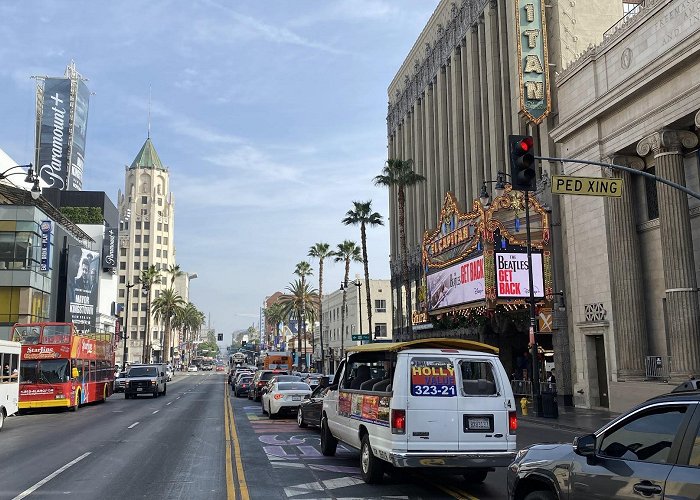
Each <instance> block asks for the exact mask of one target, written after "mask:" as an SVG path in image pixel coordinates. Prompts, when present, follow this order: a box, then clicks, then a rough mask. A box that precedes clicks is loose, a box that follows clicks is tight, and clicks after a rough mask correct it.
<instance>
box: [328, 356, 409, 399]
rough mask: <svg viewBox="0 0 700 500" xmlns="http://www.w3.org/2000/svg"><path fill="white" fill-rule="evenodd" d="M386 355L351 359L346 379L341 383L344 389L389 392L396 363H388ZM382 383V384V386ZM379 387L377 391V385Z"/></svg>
mask: <svg viewBox="0 0 700 500" xmlns="http://www.w3.org/2000/svg"><path fill="white" fill-rule="evenodd" d="M384 358H385V354H384V353H378V354H376V355H370V356H363V357H358V356H355V357H354V358H351V360H350V362H349V363H348V365H347V367H346V369H345V378H344V380H343V381H342V382H341V386H342V388H343V389H354V390H361V391H373V390H377V391H382V392H386V391H388V388H387V386H388V385H389V384H390V383H391V379H392V375H393V371H394V366H396V363H395V362H393V363H392V362H391V361H386V360H385V359H384ZM380 382H381V384H380ZM377 384H379V386H378V387H377V388H376V389H375V388H374V387H375V385H377Z"/></svg>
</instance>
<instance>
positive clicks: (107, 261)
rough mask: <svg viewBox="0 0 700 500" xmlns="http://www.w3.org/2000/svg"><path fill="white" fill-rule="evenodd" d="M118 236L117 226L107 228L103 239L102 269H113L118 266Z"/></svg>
mask: <svg viewBox="0 0 700 500" xmlns="http://www.w3.org/2000/svg"><path fill="white" fill-rule="evenodd" d="M117 236H118V233H117V228H115V227H108V228H107V229H105V235H104V239H103V240H102V269H103V270H105V271H111V270H112V269H114V268H115V267H117V239H118V238H117Z"/></svg>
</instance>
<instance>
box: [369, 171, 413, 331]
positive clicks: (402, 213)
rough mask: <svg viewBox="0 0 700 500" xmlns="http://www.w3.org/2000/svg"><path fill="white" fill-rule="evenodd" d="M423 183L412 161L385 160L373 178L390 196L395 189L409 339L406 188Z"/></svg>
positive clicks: (409, 289) (410, 303)
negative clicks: (379, 172) (386, 189)
mask: <svg viewBox="0 0 700 500" xmlns="http://www.w3.org/2000/svg"><path fill="white" fill-rule="evenodd" d="M423 181H425V177H423V176H422V175H420V174H417V173H415V172H414V171H413V160H411V159H408V160H399V159H397V158H390V159H389V160H387V162H386V164H385V165H384V168H383V169H382V173H381V174H380V175H378V176H376V177H375V178H374V184H375V185H376V186H386V187H388V188H389V194H390V195H391V194H392V191H393V189H394V188H396V201H397V209H398V213H399V214H398V215H399V240H400V245H401V261H402V264H403V273H402V274H403V276H402V278H403V280H402V281H403V282H404V283H405V286H406V306H407V313H408V322H407V325H406V333H407V336H408V337H409V338H410V335H411V332H412V328H411V315H412V313H413V307H412V296H411V295H412V294H411V280H410V276H409V274H408V252H407V249H406V188H408V187H412V186H415V185H416V184H418V183H419V182H423Z"/></svg>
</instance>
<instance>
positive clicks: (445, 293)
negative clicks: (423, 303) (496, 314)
mask: <svg viewBox="0 0 700 500" xmlns="http://www.w3.org/2000/svg"><path fill="white" fill-rule="evenodd" d="M427 282H428V309H429V310H431V311H432V310H435V309H442V308H444V307H450V306H455V305H458V304H464V303H467V302H474V301H476V300H484V299H485V298H486V291H485V288H486V287H485V283H484V256H483V255H480V256H478V257H475V258H473V259H470V260H467V261H463V262H461V263H459V264H455V265H453V266H450V267H448V268H445V269H442V270H440V271H437V272H434V273H432V274H429V275H428V276H427Z"/></svg>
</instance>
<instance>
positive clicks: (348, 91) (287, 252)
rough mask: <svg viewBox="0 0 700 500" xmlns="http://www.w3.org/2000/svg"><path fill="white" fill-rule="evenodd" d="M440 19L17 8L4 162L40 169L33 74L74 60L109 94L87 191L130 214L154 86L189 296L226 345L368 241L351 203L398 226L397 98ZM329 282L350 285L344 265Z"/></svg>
mask: <svg viewBox="0 0 700 500" xmlns="http://www.w3.org/2000/svg"><path fill="white" fill-rule="evenodd" d="M436 5H437V0H401V1H398V0H395V1H382V0H337V1H332V0H326V1H322V0H318V1H306V0H294V1H289V0H287V1H269V0H266V1H264V2H261V1H259V0H250V1H247V2H241V1H238V2H233V1H223V0H221V1H218V2H213V1H212V2H210V1H179V2H176V1H152V2H143V1H120V2H94V1H71V2H67V1H41V2H40V1H26V2H25V1H22V2H12V3H10V2H2V4H0V19H1V21H0V61H2V66H1V67H0V85H1V89H2V91H1V92H0V109H2V116H1V118H0V148H2V149H3V150H5V151H6V152H7V153H8V154H9V155H10V156H11V157H12V158H14V159H15V160H16V161H17V162H19V163H29V162H30V161H33V152H32V151H33V144H34V121H33V115H34V92H35V86H34V80H32V79H30V76H32V75H49V76H59V75H62V74H63V71H64V69H65V66H66V64H67V63H68V62H70V60H71V59H73V60H74V61H75V62H76V65H77V69H78V71H79V72H80V73H82V74H83V75H84V76H85V77H86V78H88V80H89V81H88V82H87V85H88V86H89V88H90V90H91V91H92V92H94V95H93V96H92V97H91V101H90V111H89V119H88V128H87V145H86V163H85V173H84V189H86V190H101V191H105V192H107V193H108V194H109V195H110V197H111V198H112V200H113V201H115V203H116V193H117V190H118V189H120V188H121V189H122V190H123V189H124V165H127V164H130V163H131V161H132V160H133V159H134V157H135V156H136V154H137V153H138V151H139V149H140V148H141V146H142V144H143V142H144V140H145V139H146V134H147V115H148V111H147V110H148V93H149V85H150V86H151V88H152V104H151V138H152V140H153V143H154V145H155V147H156V150H157V151H158V153H159V155H160V158H161V160H162V161H163V162H164V163H165V164H166V165H167V166H168V167H169V169H170V175H171V190H172V191H173V193H174V195H175V203H176V206H175V242H176V248H177V262H178V263H179V264H180V266H181V267H182V268H183V269H185V270H187V271H189V272H197V273H198V275H199V279H197V280H195V281H193V282H192V288H191V299H192V301H193V302H194V303H195V304H196V305H197V307H198V308H199V309H201V310H202V311H205V312H207V313H210V314H211V318H212V324H213V325H214V326H215V327H216V329H217V330H218V331H221V332H224V333H229V332H231V331H233V330H235V329H239V328H246V327H248V326H250V325H251V324H252V323H253V322H256V323H257V321H258V319H257V318H258V312H259V307H260V306H261V304H262V301H263V299H264V298H265V296H267V295H270V294H272V293H273V292H275V291H276V290H283V289H284V288H285V286H287V285H288V284H289V282H290V281H292V280H293V278H294V276H293V270H294V267H295V265H296V263H297V262H299V261H301V260H308V259H307V257H306V255H307V252H308V249H309V247H310V246H311V245H312V244H314V243H316V242H318V241H324V242H327V243H330V244H331V245H332V246H335V245H336V244H337V243H340V242H341V241H343V240H344V239H352V240H355V241H356V242H357V243H358V244H359V228H356V227H352V226H351V227H347V226H344V225H342V224H341V222H340V220H341V219H342V217H343V216H344V214H345V212H346V211H347V210H348V209H350V208H351V207H352V201H353V200H369V199H371V200H372V201H373V206H374V209H375V210H376V211H379V212H380V213H381V214H382V215H384V217H385V218H386V215H387V210H388V193H387V191H386V190H385V189H381V188H378V187H375V186H374V185H373V184H372V178H373V177H374V176H375V175H377V174H378V173H379V172H380V171H381V168H382V166H383V163H384V161H385V159H386V121H385V118H386V109H387V108H386V106H387V87H388V85H389V83H390V82H391V80H392V78H393V77H394V75H395V73H396V71H397V69H398V68H399V67H400V65H401V64H402V62H403V60H404V58H405V57H406V55H407V54H408V52H409V50H410V49H411V47H412V45H413V43H414V42H415V40H416V38H417V36H418V35H419V34H420V32H421V30H422V28H423V26H424V25H425V23H426V22H427V20H428V19H429V17H430V15H431V14H432V13H433V11H434V9H435V7H436ZM368 251H369V264H370V275H371V276H372V277H373V278H378V279H379V278H383V279H388V277H389V266H388V255H389V233H388V230H387V229H386V227H384V228H377V229H371V230H369V231H368ZM312 264H313V265H314V268H315V269H317V266H316V263H315V262H312ZM360 272H362V269H361V265H359V264H356V265H354V266H353V267H352V268H351V276H352V275H354V274H355V273H360ZM314 276H315V277H314V278H313V279H314V281H316V280H317V273H314ZM326 276H327V279H325V287H326V290H328V289H330V288H333V287H337V286H338V284H339V282H340V280H341V279H342V266H341V265H338V264H332V263H331V264H329V265H328V266H326Z"/></svg>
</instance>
